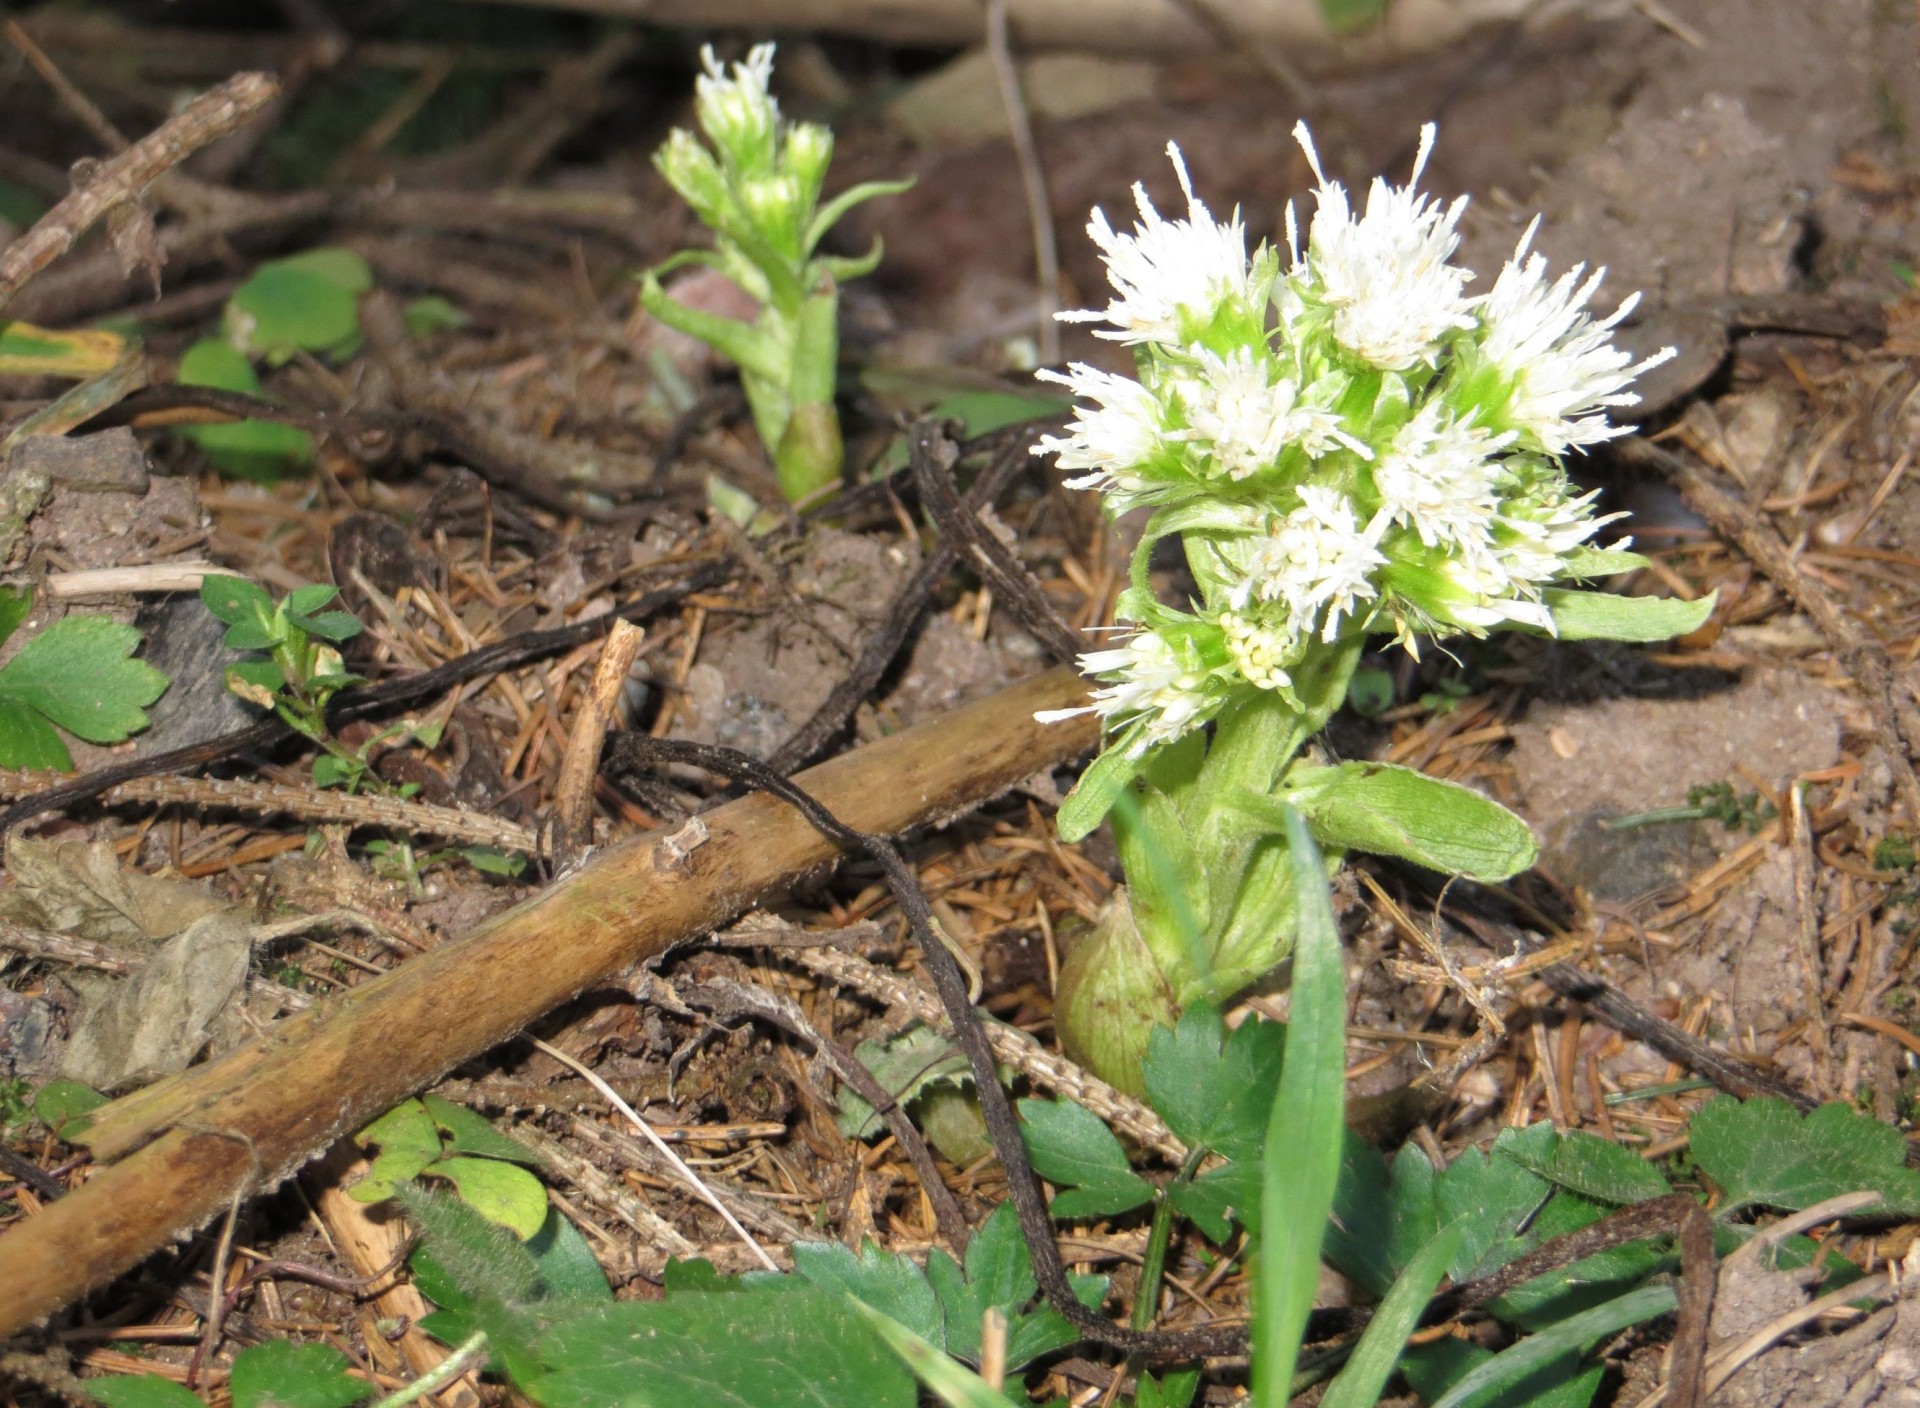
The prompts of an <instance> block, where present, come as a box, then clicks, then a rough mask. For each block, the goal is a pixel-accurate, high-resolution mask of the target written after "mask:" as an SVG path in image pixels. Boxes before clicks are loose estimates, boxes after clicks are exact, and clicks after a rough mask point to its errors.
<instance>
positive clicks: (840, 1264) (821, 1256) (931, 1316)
mask: <svg viewBox="0 0 1920 1408" xmlns="http://www.w3.org/2000/svg"><path fill="white" fill-rule="evenodd" d="M793 1269H794V1271H795V1272H797V1273H798V1274H799V1275H801V1276H804V1277H805V1278H806V1279H807V1280H809V1281H811V1282H813V1284H814V1285H816V1286H818V1287H820V1288H821V1289H822V1290H825V1291H838V1292H840V1293H842V1294H843V1295H849V1296H852V1297H853V1298H854V1299H855V1300H857V1301H859V1302H860V1303H861V1304H862V1305H865V1306H868V1307H870V1308H871V1309H873V1310H877V1311H879V1312H880V1313H881V1314H883V1315H885V1316H887V1317H888V1318H889V1319H891V1320H893V1321H895V1322H897V1323H898V1324H900V1325H903V1326H905V1327H906V1328H907V1329H909V1330H911V1331H913V1333H914V1334H916V1335H918V1336H920V1337H921V1338H922V1339H924V1340H926V1341H927V1342H928V1343H930V1344H933V1345H935V1346H937V1347H939V1348H941V1349H944V1348H946V1343H947V1318H946V1315H945V1314H944V1313H943V1312H942V1310H941V1308H940V1298H939V1297H938V1296H937V1295H935V1294H934V1291H933V1285H932V1283H931V1282H929V1281H928V1280H927V1275H926V1273H925V1272H924V1271H922V1270H921V1269H920V1268H919V1267H917V1266H915V1265H914V1264H913V1263H912V1262H911V1261H909V1260H908V1259H907V1258H906V1257H904V1256H897V1255H895V1254H894V1253H892V1252H889V1251H885V1250H883V1249H881V1248H880V1247H877V1246H875V1245H874V1244H873V1243H872V1242H867V1243H866V1244H865V1245H864V1246H862V1247H861V1249H860V1255H859V1256H857V1257H856V1256H855V1255H854V1254H853V1252H852V1251H851V1250H849V1249H848V1248H846V1247H844V1246H842V1245H841V1244H840V1243H838V1242H795V1243H794V1245H793Z"/></svg>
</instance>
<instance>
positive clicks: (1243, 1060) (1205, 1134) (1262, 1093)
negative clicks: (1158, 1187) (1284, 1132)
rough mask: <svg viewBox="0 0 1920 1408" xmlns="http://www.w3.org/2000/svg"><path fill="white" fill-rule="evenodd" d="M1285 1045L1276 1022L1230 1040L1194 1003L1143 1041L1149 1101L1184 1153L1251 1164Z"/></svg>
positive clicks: (1247, 1027) (1250, 1026) (1253, 1024)
mask: <svg viewBox="0 0 1920 1408" xmlns="http://www.w3.org/2000/svg"><path fill="white" fill-rule="evenodd" d="M1285 1045H1286V1028H1285V1027H1283V1026H1282V1025H1281V1024H1280V1023H1278V1022H1266V1021H1260V1020H1257V1019H1256V1020H1252V1021H1247V1022H1242V1023H1241V1024H1240V1025H1239V1027H1237V1028H1235V1029H1234V1031H1233V1032H1232V1033H1231V1034H1229V1033H1228V1032H1227V1031H1226V1026H1225V1023H1223V1022H1222V1021H1221V1020H1220V1015H1219V1013H1218V1012H1217V1011H1215V1010H1214V1009H1213V1008H1212V1007H1210V1006H1208V1005H1206V1004H1205V1003H1195V1004H1194V1005H1193V1006H1191V1007H1189V1008H1188V1009H1187V1010H1186V1011H1185V1012H1183V1013H1181V1015H1180V1021H1179V1024H1178V1025H1177V1026H1175V1027H1173V1028H1172V1029H1171V1030H1169V1029H1167V1028H1165V1027H1157V1028H1155V1029H1154V1031H1153V1033H1152V1035H1151V1036H1150V1037H1149V1038H1148V1039H1147V1055H1146V1059H1145V1061H1144V1062H1143V1063H1142V1067H1141V1069H1142V1073H1143V1075H1144V1077H1145V1080H1146V1086H1147V1095H1148V1098H1149V1099H1150V1100H1151V1101H1152V1103H1153V1108H1154V1109H1155V1110H1156V1111H1158V1112H1159V1114H1160V1117H1161V1118H1162V1119H1164V1120H1165V1121H1166V1122H1167V1126H1168V1128H1170V1129H1172V1130H1173V1132H1174V1133H1175V1134H1177V1135H1179V1136H1180V1138H1181V1139H1182V1140H1183V1141H1184V1142H1185V1143H1186V1144H1187V1145H1189V1146H1190V1147H1193V1148H1202V1149H1211V1150H1213V1151H1215V1152H1216V1153H1220V1154H1224V1155H1225V1156H1226V1157H1228V1158H1231V1159H1241V1160H1246V1159H1257V1158H1258V1157H1259V1154H1260V1141H1261V1139H1262V1138H1263V1137H1264V1135H1265V1133H1266V1128H1267V1117H1268V1115H1269V1114H1270V1113H1271V1107H1272V1091H1273V1090H1274V1088H1275V1087H1276V1085H1277V1084H1278V1082H1279V1079H1280V1067H1281V1060H1282V1054H1283V1052H1284V1050H1285Z"/></svg>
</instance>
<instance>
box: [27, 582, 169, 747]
mask: <svg viewBox="0 0 1920 1408" xmlns="http://www.w3.org/2000/svg"><path fill="white" fill-rule="evenodd" d="M139 646H140V632H138V631H137V630H135V629H134V628H133V627H132V626H123V625H121V624H120V623H119V622H117V621H112V620H109V619H108V618H106V617H105V616H67V617H63V618H62V619H60V620H58V621H55V622H54V623H53V624H52V625H51V626H48V627H47V628H46V629H45V630H44V631H42V632H40V634H38V635H36V636H35V637H33V639H31V640H29V641H28V642H27V643H26V644H25V645H24V646H22V647H21V648H20V653H19V654H17V655H15V656H14V657H13V659H12V660H10V661H8V662H7V664H6V667H5V668H4V669H0V707H3V709H4V712H0V766H5V767H13V768H18V767H31V766H45V764H44V763H38V762H27V761H20V760H19V759H21V758H24V757H33V758H40V757H44V756H45V754H46V753H47V752H48V748H47V734H46V732H45V731H44V727H43V726H40V725H39V724H38V721H37V720H34V719H33V718H32V715H40V716H43V717H44V718H46V719H49V720H51V721H52V722H54V723H56V724H58V725H60V727H61V728H64V729H65V730H66V731H67V732H69V733H71V734H75V735H77V736H78V737H80V738H84V739H86V740H87V742H89V743H120V742H123V741H124V740H125V739H126V738H127V737H128V735H130V734H133V733H136V732H138V731H139V730H140V729H143V728H145V727H146V726H147V723H148V719H147V715H146V710H145V706H146V705H148V704H151V703H153V701H154V700H156V699H158V698H159V697H160V696H161V695H162V694H164V693H165V692H166V689H167V686H168V685H169V684H170V683H171V681H170V680H169V679H168V678H167V677H166V676H165V675H163V674H161V673H160V671H158V670H156V669H154V668H153V666H151V665H149V664H147V663H146V661H144V660H135V659H132V658H131V657H132V655H133V652H134V651H135V650H137V649H139ZM54 742H55V743H56V744H59V740H58V739H57V738H55V739H54ZM59 751H60V753H61V754H62V755H63V763H62V764H61V765H64V766H66V767H71V766H72V765H73V763H72V759H71V757H65V756H64V755H65V754H66V746H65V745H64V744H59Z"/></svg>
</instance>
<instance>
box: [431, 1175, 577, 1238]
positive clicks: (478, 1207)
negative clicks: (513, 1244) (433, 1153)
mask: <svg viewBox="0 0 1920 1408" xmlns="http://www.w3.org/2000/svg"><path fill="white" fill-rule="evenodd" d="M421 1172H422V1173H423V1174H433V1175H435V1176H437V1177H440V1178H444V1179H446V1180H447V1181H449V1182H450V1183H452V1184H453V1186H454V1187H455V1188H457V1189H458V1190H459V1192H460V1201H461V1202H463V1203H465V1204H466V1205H467V1206H468V1207H470V1208H472V1209H473V1210H474V1211H475V1212H477V1213H479V1214H480V1215H481V1216H482V1217H485V1218H487V1219H489V1220H490V1221H493V1222H497V1223H499V1224H500V1225H501V1226H502V1227H505V1228H507V1229H508V1230H509V1231H511V1232H513V1233H514V1234H515V1235H517V1236H519V1237H520V1238H522V1239H523V1240H524V1239H527V1238H530V1237H532V1236H533V1235H534V1234H535V1233H537V1232H538V1231H539V1230H540V1228H541V1226H542V1224H544V1223H545V1222H546V1220H547V1190H546V1187H545V1185H543V1184H542V1183H541V1182H540V1180H539V1179H537V1178H535V1177H534V1176H533V1175H532V1174H530V1173H528V1172H527V1171H526V1170H525V1169H523V1168H520V1167H517V1166H516V1165H514V1164H510V1163H505V1162H503V1161H502V1160H500V1159H472V1158H463V1157H457V1158H450V1159H439V1160H436V1161H435V1162H433V1163H430V1164H428V1165H427V1166H426V1167H425V1168H424V1169H422V1170H421Z"/></svg>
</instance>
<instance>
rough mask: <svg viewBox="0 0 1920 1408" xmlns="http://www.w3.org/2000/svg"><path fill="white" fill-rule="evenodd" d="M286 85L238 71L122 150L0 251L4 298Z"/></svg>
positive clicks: (0, 293) (0, 291)
mask: <svg viewBox="0 0 1920 1408" xmlns="http://www.w3.org/2000/svg"><path fill="white" fill-rule="evenodd" d="M279 91H280V85H279V84H278V83H276V82H274V80H273V79H272V78H270V77H269V76H268V75H266V74H264V73H241V74H236V75H234V76H233V77H232V78H229V79H228V80H227V81H226V82H225V83H222V84H221V85H220V86H219V87H218V88H214V89H212V90H210V91H208V92H206V93H203V94H201V95H200V96H199V97H198V98H195V99H194V100H193V101H192V102H191V103H189V104H187V106H186V107H185V108H183V109H181V111H180V113H179V114H178V115H177V116H175V117H172V118H169V119H168V120H167V121H166V122H164V123H162V124H161V125H160V126H159V127H157V128H155V129H154V130H153V131H152V132H150V133H148V134H147V135H146V136H145V137H142V138H141V139H140V140H139V141H137V142H135V143H134V144H133V145H132V146H130V147H128V148H127V149H126V150H125V151H123V152H121V153H120V154H119V155H118V156H115V157H112V158H110V159H109V160H107V161H103V162H101V163H100V165H99V166H98V167H97V168H96V169H95V170H94V171H93V173H92V175H91V177H90V178H89V179H88V180H87V181H86V183H85V184H84V185H82V186H80V187H79V188H78V189H77V190H75V191H74V193H73V194H72V195H70V196H68V197H67V198H66V199H65V200H63V201H61V202H60V203H59V204H58V205H56V206H54V208H53V209H52V210H49V211H48V212H47V213H46V214H45V215H43V216H41V217H40V220H39V223H37V224H36V225H35V226H34V227H33V228H32V229H31V230H28V231H27V232H26V234H24V235H22V236H21V237H20V238H19V239H17V240H15V241H14V242H13V243H12V244H10V245H8V246H7V247H6V250H5V251H4V252H0V304H4V303H5V302H6V301H7V300H8V299H9V298H11V297H13V295H14V294H15V293H16V292H18V291H19V288H20V285H22V284H24V283H25V282H26V281H27V280H28V279H30V278H32V277H33V276H34V275H35V274H37V273H39V272H40V270H42V269H44V268H46V266H47V265H49V264H51V263H52V262H53V261H54V260H55V259H58V258H59V257H60V256H61V255H62V254H65V253H66V252H67V251H68V250H69V249H72V248H73V246H74V244H75V242H76V241H78V240H79V238H80V236H82V235H83V234H85V233H86V232H87V231H88V230H89V229H91V228H92V227H93V225H94V223H95V222H96V221H98V220H100V219H101V218H102V217H103V216H105V215H107V214H109V213H110V212H111V211H113V210H115V209H117V208H118V207H120V206H122V205H125V204H126V203H127V202H128V201H134V200H138V199H139V198H140V196H141V194H142V193H143V192H144V191H145V190H146V188H147V187H148V186H151V185H152V184H153V183H154V182H155V181H157V180H159V179H160V177H162V176H164V175H166V174H167V172H169V171H171V170H172V169H173V168H174V167H176V166H178V165H179V164H180V163H181V162H183V161H185V160H186V159H187V158H188V157H190V156H192V155H193V154H194V153H195V152H196V151H198V150H199V149H200V148H201V147H204V146H205V145H206V144H207V143H208V142H211V141H213V140H214V139H215V138H216V137H224V136H225V135H226V134H227V133H229V132H231V131H233V129H234V128H236V127H238V126H240V124H241V123H243V122H245V121H246V120H247V119H248V118H250V117H252V116H253V115H254V114H255V113H257V112H259V111H260V109H261V108H263V107H265V106H266V105H267V103H268V102H269V101H271V100H272V98H273V95H274V94H275V93H278V92H279Z"/></svg>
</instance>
